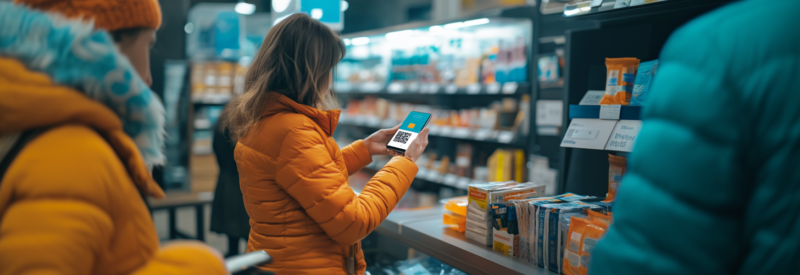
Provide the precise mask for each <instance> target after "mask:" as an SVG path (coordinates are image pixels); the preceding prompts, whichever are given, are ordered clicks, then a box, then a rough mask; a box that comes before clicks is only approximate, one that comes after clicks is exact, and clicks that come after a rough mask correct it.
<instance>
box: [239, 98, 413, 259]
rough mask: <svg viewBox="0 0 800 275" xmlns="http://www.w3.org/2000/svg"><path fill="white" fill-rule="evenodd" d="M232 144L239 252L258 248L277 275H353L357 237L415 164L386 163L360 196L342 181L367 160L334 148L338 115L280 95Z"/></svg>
mask: <svg viewBox="0 0 800 275" xmlns="http://www.w3.org/2000/svg"><path fill="white" fill-rule="evenodd" d="M273 95H274V96H275V100H273V101H272V102H274V103H273V104H272V105H271V106H270V107H268V108H267V110H266V111H265V112H264V116H263V118H262V120H261V121H260V122H259V123H258V124H256V126H253V128H252V129H251V130H250V131H249V133H248V134H247V135H245V136H244V137H242V138H241V139H240V140H239V142H238V143H237V145H236V151H235V158H236V164H237V166H238V168H239V173H240V175H239V177H240V181H239V182H240V184H241V189H242V193H243V194H244V203H245V208H246V209H247V213H248V214H249V215H250V226H251V230H250V241H249V242H248V245H247V251H254V250H266V251H267V252H268V253H269V254H270V255H271V256H272V257H273V259H274V260H273V263H272V264H269V265H266V266H264V268H265V269H268V270H270V271H272V272H275V273H277V274H347V273H348V270H347V269H348V268H347V267H348V258H349V256H350V255H351V254H352V255H353V256H354V257H355V263H354V264H355V266H354V271H355V274H364V272H365V269H366V263H365V262H364V255H363V253H362V252H361V251H360V249H359V243H360V241H359V240H360V239H361V238H363V237H364V236H366V235H367V234H369V233H370V232H372V230H374V229H375V228H376V227H377V226H378V225H379V224H380V223H381V222H382V221H383V220H384V219H385V218H386V216H387V215H388V214H389V212H391V211H392V209H393V208H394V207H395V205H397V202H398V201H399V200H400V198H401V197H402V196H403V194H405V192H406V190H408V187H409V185H410V184H411V181H412V180H413V179H414V176H416V174H417V165H416V164H415V163H414V162H413V161H411V159H409V158H406V157H394V158H393V159H392V160H391V161H389V163H388V164H386V166H384V167H383V169H381V171H379V172H378V173H377V174H375V176H374V177H373V178H372V179H371V180H370V181H369V183H368V184H367V185H366V187H365V188H364V190H363V191H362V192H361V194H360V195H356V194H355V193H354V192H353V190H352V189H351V188H350V185H349V184H348V183H347V178H348V176H349V175H351V174H353V173H355V172H356V171H358V170H360V169H361V168H363V167H364V166H366V165H367V164H369V163H370V162H372V157H371V156H370V154H369V152H368V151H367V147H366V146H365V145H364V142H363V141H361V140H359V141H356V142H354V143H353V144H351V145H349V146H347V147H345V148H342V149H341V150H340V149H339V146H338V145H337V144H336V142H335V141H334V140H333V138H332V137H331V135H332V134H333V131H334V130H335V129H336V124H337V122H338V121H339V113H340V111H339V110H332V111H322V110H319V109H316V108H313V107H310V106H307V105H302V104H298V103H296V102H294V101H293V100H291V99H289V98H288V97H285V96H283V95H278V94H276V93H275V94H273Z"/></svg>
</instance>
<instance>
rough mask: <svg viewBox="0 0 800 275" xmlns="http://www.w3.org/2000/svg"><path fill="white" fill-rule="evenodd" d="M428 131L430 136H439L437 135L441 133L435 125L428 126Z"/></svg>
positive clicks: (439, 128) (440, 129)
mask: <svg viewBox="0 0 800 275" xmlns="http://www.w3.org/2000/svg"><path fill="white" fill-rule="evenodd" d="M428 129H429V130H428V134H429V135H432V136H436V135H439V133H440V132H441V131H442V128H441V127H439V126H436V125H431V126H428Z"/></svg>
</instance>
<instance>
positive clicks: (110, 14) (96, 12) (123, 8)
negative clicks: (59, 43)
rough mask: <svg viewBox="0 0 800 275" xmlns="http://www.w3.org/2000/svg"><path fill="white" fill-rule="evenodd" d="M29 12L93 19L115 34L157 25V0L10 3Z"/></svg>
mask: <svg viewBox="0 0 800 275" xmlns="http://www.w3.org/2000/svg"><path fill="white" fill-rule="evenodd" d="M14 2H16V3H18V4H23V5H25V6H27V7H30V8H32V9H36V10H41V11H46V12H56V13H59V14H63V15H65V16H67V17H69V18H83V19H87V20H94V26H95V28H97V29H103V30H107V31H116V30H122V29H129V28H153V29H158V27H159V26H161V7H159V6H158V0H14Z"/></svg>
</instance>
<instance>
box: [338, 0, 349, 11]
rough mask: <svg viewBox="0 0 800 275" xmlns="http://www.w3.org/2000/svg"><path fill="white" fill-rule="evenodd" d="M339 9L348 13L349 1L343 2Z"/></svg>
mask: <svg viewBox="0 0 800 275" xmlns="http://www.w3.org/2000/svg"><path fill="white" fill-rule="evenodd" d="M339 7H340V8H341V9H342V11H346V10H347V8H349V7H350V3H347V1H345V0H342V4H341V5H340V6H339Z"/></svg>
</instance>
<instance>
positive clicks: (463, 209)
mask: <svg viewBox="0 0 800 275" xmlns="http://www.w3.org/2000/svg"><path fill="white" fill-rule="evenodd" d="M468 203H469V201H468V197H467V196H463V197H456V198H451V199H448V200H447V201H446V202H445V204H444V209H445V210H446V211H445V212H444V214H443V216H442V223H443V224H444V225H448V227H450V228H452V229H453V230H456V231H458V232H460V233H464V231H466V230H467V204H468Z"/></svg>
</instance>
